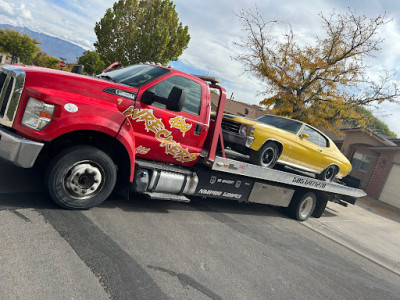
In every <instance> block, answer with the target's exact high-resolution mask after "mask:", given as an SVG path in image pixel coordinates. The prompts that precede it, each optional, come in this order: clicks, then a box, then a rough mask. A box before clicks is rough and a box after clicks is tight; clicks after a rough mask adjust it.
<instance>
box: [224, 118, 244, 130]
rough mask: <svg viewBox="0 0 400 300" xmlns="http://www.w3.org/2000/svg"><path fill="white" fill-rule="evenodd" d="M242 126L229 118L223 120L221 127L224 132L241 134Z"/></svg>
mask: <svg viewBox="0 0 400 300" xmlns="http://www.w3.org/2000/svg"><path fill="white" fill-rule="evenodd" d="M240 125H241V124H240V123H238V122H236V121H232V120H229V119H227V118H223V119H222V123H221V127H222V129H223V130H225V131H230V132H234V133H239V129H240Z"/></svg>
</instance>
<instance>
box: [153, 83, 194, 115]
mask: <svg viewBox="0 0 400 300" xmlns="http://www.w3.org/2000/svg"><path fill="white" fill-rule="evenodd" d="M174 86H177V87H179V88H181V89H183V90H185V91H186V99H185V102H184V103H183V107H182V110H183V111H185V112H188V113H190V114H193V115H199V114H200V106H201V85H200V84H199V83H197V82H195V81H193V80H190V79H188V78H185V77H182V76H172V77H169V78H167V79H165V80H163V81H161V82H159V83H157V84H156V85H155V86H154V89H155V93H156V95H157V96H159V97H162V98H165V99H167V98H168V95H169V93H170V92H171V90H172V88H173V87H174ZM153 105H154V106H157V107H160V108H165V104H161V103H157V102H154V103H153Z"/></svg>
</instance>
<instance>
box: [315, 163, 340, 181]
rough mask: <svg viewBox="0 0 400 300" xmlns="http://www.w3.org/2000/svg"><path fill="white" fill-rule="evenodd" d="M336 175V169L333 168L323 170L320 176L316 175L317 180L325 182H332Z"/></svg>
mask: <svg viewBox="0 0 400 300" xmlns="http://www.w3.org/2000/svg"><path fill="white" fill-rule="evenodd" d="M337 173H338V169H337V167H335V166H328V167H327V168H326V169H325V170H323V171H322V173H321V174H317V176H316V177H317V179H321V180H324V181H327V182H330V181H332V180H333V179H334V178H335V176H336V174H337Z"/></svg>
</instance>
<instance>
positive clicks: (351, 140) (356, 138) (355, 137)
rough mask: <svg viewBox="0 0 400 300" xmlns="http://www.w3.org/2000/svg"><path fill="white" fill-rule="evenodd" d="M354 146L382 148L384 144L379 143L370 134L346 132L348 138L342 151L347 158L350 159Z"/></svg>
mask: <svg viewBox="0 0 400 300" xmlns="http://www.w3.org/2000/svg"><path fill="white" fill-rule="evenodd" d="M353 144H365V145H369V146H382V143H381V142H379V141H377V140H376V139H375V138H373V137H372V135H371V134H370V133H368V132H360V131H355V132H351V131H346V138H345V140H344V141H343V145H342V147H341V149H340V150H341V151H342V153H343V154H344V155H346V157H348V155H349V153H350V152H351V151H352V150H351V146H352V145H353Z"/></svg>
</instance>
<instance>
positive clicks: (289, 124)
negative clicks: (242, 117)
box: [256, 115, 303, 134]
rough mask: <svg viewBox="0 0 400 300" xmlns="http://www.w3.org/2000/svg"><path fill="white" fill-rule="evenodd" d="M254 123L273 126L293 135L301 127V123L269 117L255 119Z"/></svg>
mask: <svg viewBox="0 0 400 300" xmlns="http://www.w3.org/2000/svg"><path fill="white" fill-rule="evenodd" d="M256 121H257V122H261V123H264V124H267V125H270V126H274V127H276V128H279V129H282V130H285V131H288V132H291V133H293V134H297V132H299V130H300V128H301V126H302V125H303V124H302V123H301V122H298V121H296V120H291V119H285V118H280V117H277V116H271V115H263V116H261V117H259V118H257V119H256Z"/></svg>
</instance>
